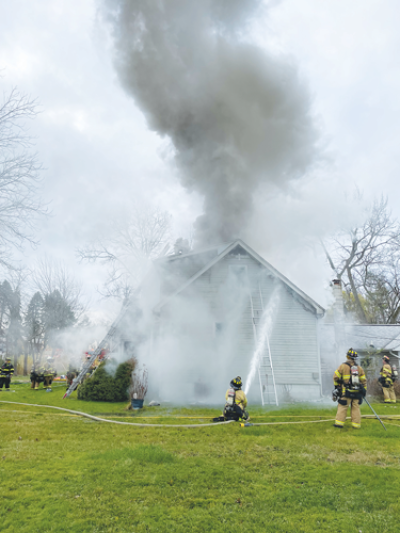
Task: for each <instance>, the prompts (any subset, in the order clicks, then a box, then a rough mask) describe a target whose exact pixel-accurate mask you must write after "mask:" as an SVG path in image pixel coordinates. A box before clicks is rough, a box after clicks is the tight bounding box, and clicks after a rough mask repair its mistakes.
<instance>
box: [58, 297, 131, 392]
mask: <svg viewBox="0 0 400 533" xmlns="http://www.w3.org/2000/svg"><path fill="white" fill-rule="evenodd" d="M128 307H129V303H127V304H125V305H124V306H123V307H122V309H121V311H120V313H119V315H118V317H117V318H116V320H114V322H113V324H112V325H111V327H110V329H109V330H108V333H107V335H106V336H105V337H104V339H103V340H102V341H101V342H100V344H99V345H98V347H97V348H96V350H95V351H94V352H93V354H92V355H91V357H90V359H88V360H87V361H86V362H85V363H84V365H83V367H82V370H81V371H80V372H79V374H78V375H77V376H76V378H74V380H73V381H72V383H71V385H70V386H69V388H68V390H67V392H66V393H65V394H64V396H63V399H64V398H68V396H70V394H72V393H73V392H74V390H75V389H76V388H77V387H78V385H80V384H81V383H82V381H83V379H84V377H85V376H86V374H87V373H88V370H89V369H90V368H91V366H92V364H93V363H94V361H95V360H96V358H97V357H98V356H99V355H100V352H101V350H103V349H104V348H106V347H107V345H108V343H109V342H110V341H111V340H112V338H113V337H114V335H115V332H116V329H117V327H118V324H119V323H120V322H121V320H122V318H123V317H124V316H125V312H126V310H127V308H128ZM92 375H93V373H92Z"/></svg>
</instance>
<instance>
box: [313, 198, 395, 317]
mask: <svg viewBox="0 0 400 533" xmlns="http://www.w3.org/2000/svg"><path fill="white" fill-rule="evenodd" d="M322 245H323V247H324V250H325V254H326V257H327V259H328V262H329V264H330V266H331V268H332V270H333V271H334V273H335V276H336V277H337V279H339V280H341V281H342V284H343V287H344V288H345V290H346V291H347V292H348V293H349V294H350V293H351V294H352V295H353V298H354V303H355V308H356V312H357V315H358V317H359V319H360V320H361V321H362V322H371V321H372V317H371V316H368V312H367V309H366V306H365V305H363V302H362V298H361V296H362V295H363V296H371V295H372V293H373V292H375V294H376V295H377V292H376V290H377V288H378V285H379V283H378V280H380V283H381V282H382V281H383V279H386V280H388V279H389V277H390V276H388V273H389V271H390V269H391V264H392V266H393V260H394V258H395V257H398V254H399V252H400V226H399V223H398V222H397V221H396V220H393V219H392V218H391V216H390V213H389V212H388V208H387V199H386V198H381V199H380V200H379V201H376V202H374V203H373V205H372V206H371V208H370V209H369V210H368V212H367V216H366V219H365V221H364V222H362V223H361V224H360V225H358V226H356V227H352V228H350V229H348V230H344V231H341V232H340V233H339V234H338V235H336V236H335V237H333V238H332V239H330V240H329V241H327V242H325V243H322ZM396 265H397V262H396ZM392 277H393V276H392ZM393 283H394V278H393ZM378 292H379V291H378Z"/></svg>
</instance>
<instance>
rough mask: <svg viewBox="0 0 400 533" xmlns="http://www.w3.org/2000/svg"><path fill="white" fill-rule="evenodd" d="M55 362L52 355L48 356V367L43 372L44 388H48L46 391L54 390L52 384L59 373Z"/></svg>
mask: <svg viewBox="0 0 400 533" xmlns="http://www.w3.org/2000/svg"><path fill="white" fill-rule="evenodd" d="M53 363H54V359H53V358H52V357H51V356H49V357H48V358H47V362H46V368H45V370H44V372H43V376H44V382H43V388H44V389H46V392H52V391H51V384H52V382H53V379H54V378H55V377H56V375H57V372H56V371H55V370H54V368H53Z"/></svg>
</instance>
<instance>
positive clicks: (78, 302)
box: [32, 256, 86, 321]
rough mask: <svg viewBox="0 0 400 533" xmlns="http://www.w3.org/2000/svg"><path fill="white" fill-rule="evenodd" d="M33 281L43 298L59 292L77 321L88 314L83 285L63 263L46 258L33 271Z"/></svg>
mask: <svg viewBox="0 0 400 533" xmlns="http://www.w3.org/2000/svg"><path fill="white" fill-rule="evenodd" d="M32 281H33V285H34V288H35V290H36V291H39V292H40V293H41V295H42V297H43V298H46V296H49V295H50V294H53V293H54V291H58V292H59V293H60V296H61V298H62V299H63V300H64V301H65V302H66V303H67V304H68V306H69V307H70V309H71V311H72V312H73V314H74V316H75V318H76V320H77V321H79V320H80V319H81V318H82V316H83V315H84V313H85V312H86V305H85V304H84V303H83V291H82V284H81V283H80V282H79V281H77V280H76V279H75V278H74V277H73V276H72V275H71V274H70V273H69V272H68V270H67V268H66V266H65V265H64V264H63V263H61V262H56V261H53V260H51V259H50V258H48V257H46V256H45V257H44V258H43V259H42V260H41V261H39V263H38V265H37V267H36V268H34V270H33V271H32Z"/></svg>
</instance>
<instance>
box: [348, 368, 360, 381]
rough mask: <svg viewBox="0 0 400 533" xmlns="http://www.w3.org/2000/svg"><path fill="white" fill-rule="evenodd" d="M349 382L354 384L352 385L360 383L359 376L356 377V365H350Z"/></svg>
mask: <svg viewBox="0 0 400 533" xmlns="http://www.w3.org/2000/svg"><path fill="white" fill-rule="evenodd" d="M350 373H351V384H352V385H353V386H354V385H356V386H357V385H359V384H360V378H359V377H358V367H357V366H356V365H354V366H352V367H351V371H350Z"/></svg>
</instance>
